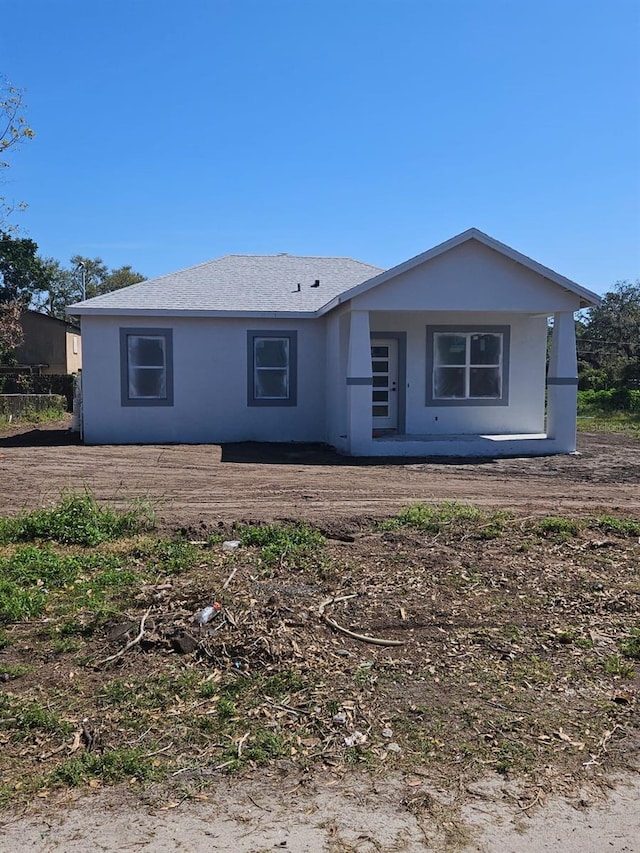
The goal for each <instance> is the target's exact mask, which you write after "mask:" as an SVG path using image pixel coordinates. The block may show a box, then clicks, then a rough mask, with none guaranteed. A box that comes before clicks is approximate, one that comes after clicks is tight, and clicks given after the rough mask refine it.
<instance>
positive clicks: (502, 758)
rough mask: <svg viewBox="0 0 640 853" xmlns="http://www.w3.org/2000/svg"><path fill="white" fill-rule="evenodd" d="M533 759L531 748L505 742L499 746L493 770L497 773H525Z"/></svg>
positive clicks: (512, 742) (509, 741) (508, 741)
mask: <svg viewBox="0 0 640 853" xmlns="http://www.w3.org/2000/svg"><path fill="white" fill-rule="evenodd" d="M534 758H535V752H534V751H533V750H532V749H531V747H528V746H525V745H524V744H522V743H517V742H515V741H512V740H505V741H503V742H502V744H501V745H500V749H499V751H498V755H497V757H496V762H495V769H496V771H497V772H498V773H503V774H504V773H509V772H513V771H526V770H527V769H528V768H529V766H530V764H531V762H532V761H533V760H534Z"/></svg>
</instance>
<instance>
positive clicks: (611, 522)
mask: <svg viewBox="0 0 640 853" xmlns="http://www.w3.org/2000/svg"><path fill="white" fill-rule="evenodd" d="M591 523H592V525H593V526H595V527H598V528H600V529H601V530H604V532H605V533H615V534H617V535H618V536H624V537H629V538H635V537H636V536H640V521H635V520H634V519H632V518H614V517H613V516H610V515H603V516H601V517H600V518H595V519H593V521H592V522H591Z"/></svg>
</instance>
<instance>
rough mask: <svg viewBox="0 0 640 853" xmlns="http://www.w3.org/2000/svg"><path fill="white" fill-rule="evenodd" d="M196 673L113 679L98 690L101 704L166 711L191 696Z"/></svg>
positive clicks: (197, 677)
mask: <svg viewBox="0 0 640 853" xmlns="http://www.w3.org/2000/svg"><path fill="white" fill-rule="evenodd" d="M198 680H199V675H198V674H197V673H195V672H180V673H157V674H153V675H150V676H149V677H145V678H143V677H135V678H113V679H111V681H107V682H106V683H105V684H103V685H102V687H101V688H100V690H99V691H98V696H97V699H98V703H99V705H100V706H101V707H103V708H104V707H118V708H120V709H121V710H122V709H124V708H127V709H128V710H129V711H131V712H132V713H133V712H139V711H154V712H155V711H166V710H168V709H169V708H171V707H173V706H174V705H175V704H177V703H178V702H179V701H180V699H181V698H185V697H188V696H189V695H190V694H191V692H192V691H193V689H194V687H195V686H196V682H197V681H198Z"/></svg>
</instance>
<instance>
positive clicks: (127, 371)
mask: <svg viewBox="0 0 640 853" xmlns="http://www.w3.org/2000/svg"><path fill="white" fill-rule="evenodd" d="M120 393H121V402H122V405H123V406H173V333H172V330H171V329H148V328H140V329H120Z"/></svg>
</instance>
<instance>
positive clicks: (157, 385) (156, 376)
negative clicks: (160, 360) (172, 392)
mask: <svg viewBox="0 0 640 853" xmlns="http://www.w3.org/2000/svg"><path fill="white" fill-rule="evenodd" d="M166 396H167V387H166V374H165V371H164V368H162V367H142V368H138V367H130V368H129V398H130V399H132V400H134V399H142V398H160V399H161V398H164V397H166Z"/></svg>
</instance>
